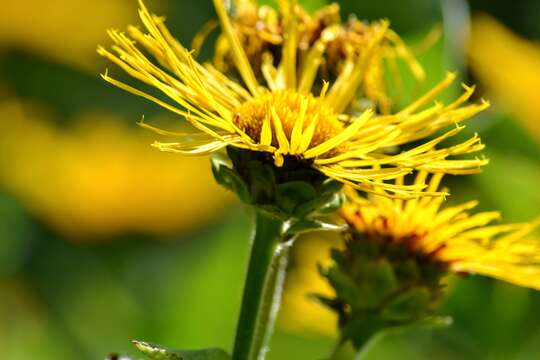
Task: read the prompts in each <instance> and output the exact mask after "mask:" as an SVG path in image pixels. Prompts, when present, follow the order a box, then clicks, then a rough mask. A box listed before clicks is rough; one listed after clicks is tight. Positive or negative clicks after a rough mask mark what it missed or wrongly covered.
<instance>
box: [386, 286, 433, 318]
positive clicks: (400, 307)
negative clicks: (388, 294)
mask: <svg viewBox="0 0 540 360" xmlns="http://www.w3.org/2000/svg"><path fill="white" fill-rule="evenodd" d="M430 301H431V295H430V293H429V290H428V289H427V288H426V287H417V288H412V289H410V290H408V291H405V292H404V293H402V294H399V295H397V296H394V297H393V298H392V299H391V301H389V302H388V303H387V304H386V306H384V308H383V311H382V317H383V318H385V319H386V320H389V321H415V320H420V319H421V318H422V315H424V313H425V312H426V309H429V306H430Z"/></svg>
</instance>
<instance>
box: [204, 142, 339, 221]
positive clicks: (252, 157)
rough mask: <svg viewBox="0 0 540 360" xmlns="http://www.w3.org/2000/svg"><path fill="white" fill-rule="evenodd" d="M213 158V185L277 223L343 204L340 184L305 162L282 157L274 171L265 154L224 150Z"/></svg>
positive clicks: (324, 211)
mask: <svg viewBox="0 0 540 360" xmlns="http://www.w3.org/2000/svg"><path fill="white" fill-rule="evenodd" d="M227 154H228V157H227V156H225V155H223V154H214V155H213V156H212V170H213V173H214V177H215V178H216V181H217V182H218V183H219V184H221V185H223V186H224V187H226V188H227V189H229V190H231V191H233V192H234V193H235V194H237V195H238V197H239V198H240V199H241V200H242V201H243V202H245V203H247V204H250V205H254V206H256V207H257V208H258V209H259V210H261V211H264V212H267V213H269V214H271V215H272V216H273V217H276V218H278V219H280V220H283V221H286V220H290V219H306V218H314V217H316V216H320V215H326V214H329V213H332V212H333V211H335V210H336V209H338V208H339V207H340V206H341V204H342V200H343V198H342V195H341V194H340V193H339V190H340V189H341V187H342V184H341V183H339V182H337V181H335V180H331V179H328V178H327V177H326V176H324V175H322V174H321V173H320V172H318V171H316V170H314V169H312V168H311V167H310V166H309V164H308V163H307V162H306V161H303V160H299V159H297V158H296V157H293V156H288V157H285V161H284V164H283V166H282V167H276V166H275V165H274V161H273V160H272V159H271V157H270V156H268V154H266V153H263V152H254V151H244V150H238V149H235V148H232V147H229V148H227Z"/></svg>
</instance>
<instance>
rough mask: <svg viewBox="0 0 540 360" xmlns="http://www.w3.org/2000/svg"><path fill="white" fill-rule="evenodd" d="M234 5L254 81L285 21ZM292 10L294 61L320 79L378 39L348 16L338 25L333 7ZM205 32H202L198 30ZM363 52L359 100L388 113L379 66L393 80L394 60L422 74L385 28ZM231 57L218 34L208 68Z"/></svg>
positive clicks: (374, 29)
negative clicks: (367, 56)
mask: <svg viewBox="0 0 540 360" xmlns="http://www.w3.org/2000/svg"><path fill="white" fill-rule="evenodd" d="M234 3H235V5H234V14H233V16H232V18H231V21H232V26H233V27H234V30H235V32H236V34H237V36H238V39H239V41H240V43H241V44H242V48H243V49H244V51H245V52H246V55H247V58H248V59H249V62H250V64H251V66H252V67H253V69H254V72H255V74H256V75H257V77H258V78H260V77H262V73H261V69H262V67H263V65H264V64H265V63H272V62H273V61H274V59H277V58H279V57H280V56H281V54H280V50H281V47H282V46H283V44H284V43H285V38H286V36H287V23H286V21H285V20H286V17H284V16H280V15H279V13H278V12H277V11H276V10H274V9H273V8H272V7H270V6H266V5H263V6H260V7H259V6H258V5H257V2H256V1H254V0H236V1H235V2H234ZM280 5H281V8H282V12H283V13H286V11H287V2H286V1H281V2H280ZM292 11H294V12H295V16H296V18H297V21H296V24H295V25H296V28H297V34H296V36H297V48H298V58H299V62H300V63H304V62H305V61H308V62H309V63H310V64H311V65H312V66H319V72H320V74H321V75H322V76H323V77H324V78H327V79H335V78H336V77H337V76H338V75H339V73H340V71H341V69H346V70H345V71H350V70H352V68H353V66H354V65H353V64H354V63H355V62H356V61H358V58H359V57H360V56H362V55H363V53H365V52H366V51H368V50H369V48H370V42H371V40H372V39H373V37H376V36H377V35H378V33H379V31H380V27H381V25H382V24H383V23H381V22H373V23H368V22H366V21H360V20H359V19H357V18H356V17H351V18H349V19H348V20H347V22H346V23H343V24H342V22H341V16H340V13H339V12H340V8H339V5H338V4H337V3H333V4H330V5H327V6H324V7H322V8H321V9H319V10H317V11H316V12H315V13H314V14H313V15H311V14H310V13H309V12H308V11H306V10H305V9H304V8H303V7H302V6H300V5H296V6H294V8H293V9H292ZM207 29H208V27H207V28H205V29H204V30H207ZM206 33H207V31H202V32H201V36H199V37H197V38H196V39H195V40H194V43H193V45H194V46H195V48H196V49H198V48H199V47H200V46H201V44H202V40H203V39H204V36H205V35H206ZM369 51H371V52H372V55H371V59H370V60H369V65H368V66H367V67H366V69H365V72H364V73H363V74H362V75H361V76H362V85H361V88H362V90H363V93H364V96H365V97H366V98H367V99H369V100H371V101H372V102H373V103H374V105H377V107H378V109H379V110H380V111H381V112H382V113H389V112H390V106H391V100H390V99H389V97H388V95H387V91H386V84H385V81H384V78H383V75H384V71H383V65H384V64H383V61H386V62H387V63H388V64H389V65H390V67H391V68H392V69H393V70H394V71H393V72H392V74H393V75H396V76H397V77H398V79H399V72H398V71H397V70H396V69H397V67H396V66H397V64H396V60H397V59H402V60H404V61H405V62H406V63H407V65H408V66H409V68H410V70H411V72H412V73H413V75H414V77H415V78H416V79H417V80H418V81H422V80H424V78H425V73H424V69H423V68H422V66H421V65H420V64H419V63H418V61H417V60H416V59H415V58H414V56H413V55H412V53H411V52H410V51H409V49H408V48H407V46H405V43H404V42H403V41H402V40H401V38H400V37H399V36H398V35H397V34H396V33H395V32H394V31H392V30H391V29H386V31H385V32H384V36H383V38H382V39H381V41H380V44H379V45H378V46H376V47H374V48H373V49H371V50H369ZM322 53H325V55H324V59H319V58H318V57H319V56H320V54H322ZM232 57H233V55H232V49H231V46H230V42H229V40H228V38H227V36H226V35H225V34H222V35H220V37H219V39H218V41H217V44H216V52H215V57H214V63H215V65H216V67H217V68H218V69H219V70H220V71H222V72H230V71H232V70H233V69H232V68H233V66H232V62H233V61H232ZM319 63H320V64H319ZM275 65H277V64H275ZM264 66H268V65H264ZM315 75H316V74H315V73H312V74H311V76H315ZM305 80H306V81H305V83H304V86H308V85H309V83H310V82H311V81H312V80H311V79H309V78H305ZM307 80H309V81H307ZM396 80H397V79H396ZM300 88H302V85H301V86H300ZM305 90H309V88H307V89H305Z"/></svg>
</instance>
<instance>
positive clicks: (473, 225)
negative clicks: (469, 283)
mask: <svg viewBox="0 0 540 360" xmlns="http://www.w3.org/2000/svg"><path fill="white" fill-rule="evenodd" d="M427 176H428V175H427V173H425V172H421V173H419V174H418V176H417V177H416V181H415V182H416V183H424V182H426V180H427ZM441 179H442V175H440V174H437V175H434V176H432V177H431V179H429V181H428V182H427V183H428V187H427V190H428V191H437V189H438V188H439V183H440V181H441ZM402 181H403V180H402V179H398V182H399V183H401V182H402ZM443 191H444V190H443ZM349 194H350V198H351V201H350V202H349V203H347V205H345V206H344V207H343V210H342V215H343V217H344V218H345V219H346V221H347V222H348V223H349V224H350V225H351V226H352V229H353V230H352V231H353V232H354V233H358V234H361V235H362V237H363V238H365V240H366V241H373V242H378V243H380V244H381V245H382V246H389V247H399V248H401V249H402V250H403V251H405V252H406V253H407V254H409V255H410V256H413V257H417V258H419V259H423V260H426V261H429V262H432V263H436V264H439V265H440V266H441V267H442V268H443V269H445V270H448V271H451V272H454V273H467V274H480V275H485V276H489V277H493V278H496V279H500V280H504V281H508V282H511V283H514V284H517V285H520V286H525V287H530V288H534V289H537V290H540V237H534V236H532V235H530V234H531V232H532V231H533V230H534V229H535V227H538V226H539V225H540V218H538V219H537V220H536V221H534V222H531V223H524V224H502V225H501V224H493V221H495V220H497V219H499V218H500V213H499V212H497V211H492V212H480V213H476V214H471V213H469V210H471V209H473V208H474V207H476V206H477V204H478V202H477V201H470V202H466V203H463V204H460V205H455V206H446V207H442V206H441V205H442V203H443V198H442V197H423V198H422V199H411V200H405V201H402V200H398V199H394V200H391V199H388V198H387V197H385V196H378V195H373V196H370V198H369V200H366V199H364V198H362V197H359V196H357V195H356V194H355V193H354V192H349Z"/></svg>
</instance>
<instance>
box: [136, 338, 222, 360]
mask: <svg viewBox="0 0 540 360" xmlns="http://www.w3.org/2000/svg"><path fill="white" fill-rule="evenodd" d="M133 344H134V345H135V347H136V348H137V349H138V350H139V351H140V352H142V353H143V354H144V355H145V356H146V357H147V358H148V360H230V359H231V356H230V355H228V354H227V353H226V352H225V351H224V350H222V349H217V348H210V349H201V350H168V349H166V348H163V347H161V346H159V345H154V344H149V343H147V342H144V341H133Z"/></svg>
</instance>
